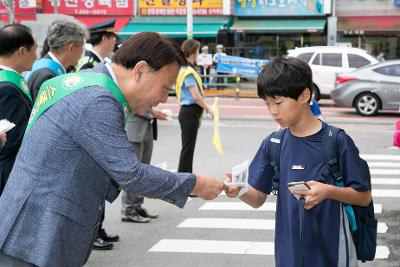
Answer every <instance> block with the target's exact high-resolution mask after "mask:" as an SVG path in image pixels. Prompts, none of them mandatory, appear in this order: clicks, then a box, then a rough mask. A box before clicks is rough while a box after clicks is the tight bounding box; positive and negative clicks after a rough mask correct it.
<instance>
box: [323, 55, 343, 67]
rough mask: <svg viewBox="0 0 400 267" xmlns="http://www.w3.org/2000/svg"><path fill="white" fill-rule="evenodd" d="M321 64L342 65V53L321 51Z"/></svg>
mask: <svg viewBox="0 0 400 267" xmlns="http://www.w3.org/2000/svg"><path fill="white" fill-rule="evenodd" d="M321 65H323V66H330V67H342V54H340V53H322V63H321Z"/></svg>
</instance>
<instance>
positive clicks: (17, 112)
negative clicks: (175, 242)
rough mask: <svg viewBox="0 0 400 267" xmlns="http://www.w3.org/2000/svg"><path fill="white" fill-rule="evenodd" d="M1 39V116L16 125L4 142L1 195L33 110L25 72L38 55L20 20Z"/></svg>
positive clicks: (0, 161) (5, 29)
mask: <svg viewBox="0 0 400 267" xmlns="http://www.w3.org/2000/svg"><path fill="white" fill-rule="evenodd" d="M0 40H1V45H0V119H7V120H9V121H11V122H13V123H14V124H15V125H16V126H15V127H14V128H13V129H12V130H10V131H9V132H8V140H7V142H0V145H1V146H0V147H1V148H0V196H1V194H2V192H3V189H4V187H5V185H6V182H7V179H8V176H9V175H10V172H11V169H12V168H13V165H14V161H15V158H16V156H17V153H18V150H19V148H20V146H21V143H22V138H23V137H24V133H25V128H26V125H27V124H28V120H29V116H30V113H31V110H32V100H31V96H30V94H29V90H28V87H27V86H26V82H25V79H24V77H22V75H21V73H23V72H25V71H28V70H30V69H31V68H32V64H33V62H34V61H35V59H36V42H35V40H34V38H33V37H32V34H31V30H30V29H29V28H28V27H27V26H24V25H19V24H10V25H6V26H5V27H3V28H2V29H0ZM1 139H2V138H1ZM1 141H3V140H1ZM3 145H4V147H3Z"/></svg>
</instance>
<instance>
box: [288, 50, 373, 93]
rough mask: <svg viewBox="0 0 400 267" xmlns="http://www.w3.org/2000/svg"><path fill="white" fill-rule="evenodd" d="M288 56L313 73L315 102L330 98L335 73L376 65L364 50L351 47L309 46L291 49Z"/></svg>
mask: <svg viewBox="0 0 400 267" xmlns="http://www.w3.org/2000/svg"><path fill="white" fill-rule="evenodd" d="M288 56H291V57H297V58H299V59H301V60H304V61H305V62H307V63H308V64H309V65H310V67H311V70H312V72H313V82H314V88H313V94H314V98H315V99H316V100H319V99H320V98H330V94H331V91H332V90H333V86H334V84H335V78H336V74H337V73H343V72H350V71H353V70H355V69H358V68H360V67H363V66H366V65H370V64H375V63H378V60H377V59H376V58H375V57H373V56H371V55H369V54H368V53H367V52H366V51H365V50H362V49H359V48H351V47H336V46H310V47H302V48H296V49H291V50H289V51H288Z"/></svg>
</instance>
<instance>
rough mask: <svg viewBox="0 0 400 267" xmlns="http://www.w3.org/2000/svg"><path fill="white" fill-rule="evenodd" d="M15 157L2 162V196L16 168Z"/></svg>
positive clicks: (0, 189)
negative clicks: (13, 169)
mask: <svg viewBox="0 0 400 267" xmlns="http://www.w3.org/2000/svg"><path fill="white" fill-rule="evenodd" d="M14 162H15V156H12V157H9V158H6V159H2V160H0V196H1V194H2V193H3V190H4V188H5V187H6V183H7V180H8V177H9V176H10V173H11V170H12V168H13V166H14Z"/></svg>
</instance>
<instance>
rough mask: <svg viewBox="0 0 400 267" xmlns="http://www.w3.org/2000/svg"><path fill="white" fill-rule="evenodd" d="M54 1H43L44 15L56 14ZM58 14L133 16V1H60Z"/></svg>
mask: <svg viewBox="0 0 400 267" xmlns="http://www.w3.org/2000/svg"><path fill="white" fill-rule="evenodd" d="M54 2H55V1H54V0H43V13H53V12H54ZM57 2H58V13H61V14H66V15H105V16H107V15H121V16H130V15H133V0H58V1H57Z"/></svg>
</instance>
